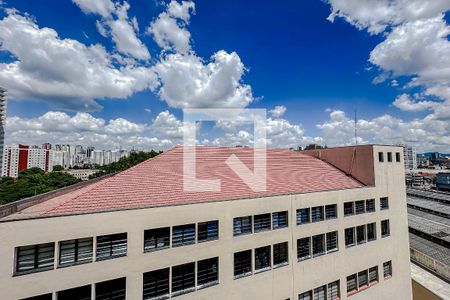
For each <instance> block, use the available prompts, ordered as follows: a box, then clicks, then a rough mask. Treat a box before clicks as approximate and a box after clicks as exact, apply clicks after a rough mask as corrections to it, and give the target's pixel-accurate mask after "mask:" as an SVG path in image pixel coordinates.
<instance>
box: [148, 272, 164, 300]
mask: <svg viewBox="0 0 450 300" xmlns="http://www.w3.org/2000/svg"><path fill="white" fill-rule="evenodd" d="M143 280H144V282H143V297H144V300H146V299H153V298H156V297H159V298H158V299H165V298H169V268H165V269H161V270H156V271H151V272H147V273H144V276H143ZM164 296H166V297H164Z"/></svg>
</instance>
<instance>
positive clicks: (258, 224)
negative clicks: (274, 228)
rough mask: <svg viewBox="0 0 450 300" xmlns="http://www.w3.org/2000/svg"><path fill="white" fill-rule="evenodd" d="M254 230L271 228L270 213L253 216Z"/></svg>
mask: <svg viewBox="0 0 450 300" xmlns="http://www.w3.org/2000/svg"><path fill="white" fill-rule="evenodd" d="M253 230H254V232H260V231H266V230H270V214H262V215H256V216H254V218H253Z"/></svg>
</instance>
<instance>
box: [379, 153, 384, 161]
mask: <svg viewBox="0 0 450 300" xmlns="http://www.w3.org/2000/svg"><path fill="white" fill-rule="evenodd" d="M378 161H379V162H384V153H383V152H378Z"/></svg>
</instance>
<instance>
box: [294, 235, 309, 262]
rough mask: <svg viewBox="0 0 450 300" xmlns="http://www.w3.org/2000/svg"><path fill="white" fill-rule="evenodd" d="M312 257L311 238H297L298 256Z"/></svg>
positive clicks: (300, 257) (301, 257)
mask: <svg viewBox="0 0 450 300" xmlns="http://www.w3.org/2000/svg"><path fill="white" fill-rule="evenodd" d="M309 257H311V238H310V237H306V238H301V239H298V240H297V258H298V259H305V258H309Z"/></svg>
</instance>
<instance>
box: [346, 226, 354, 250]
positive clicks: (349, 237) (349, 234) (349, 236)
mask: <svg viewBox="0 0 450 300" xmlns="http://www.w3.org/2000/svg"><path fill="white" fill-rule="evenodd" d="M354 244H355V228H354V227H352V228H346V229H345V246H352V245H354Z"/></svg>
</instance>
